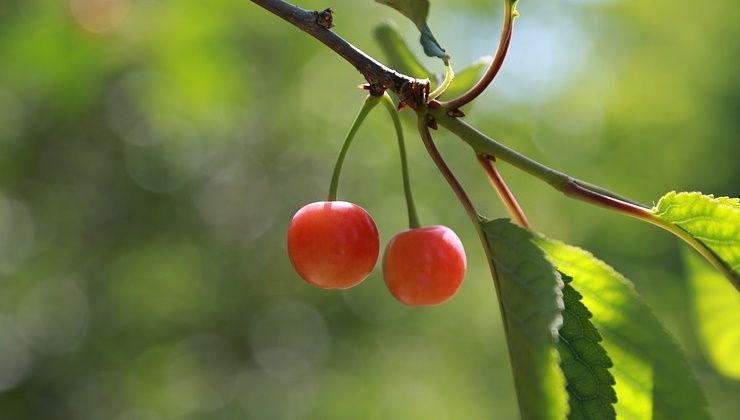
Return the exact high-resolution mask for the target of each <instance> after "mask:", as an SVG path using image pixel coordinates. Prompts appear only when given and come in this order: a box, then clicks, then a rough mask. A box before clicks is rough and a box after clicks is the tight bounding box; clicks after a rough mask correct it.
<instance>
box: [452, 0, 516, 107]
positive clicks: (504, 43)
mask: <svg viewBox="0 0 740 420" xmlns="http://www.w3.org/2000/svg"><path fill="white" fill-rule="evenodd" d="M517 1H518V0H504V26H503V28H502V29H501V38H500V39H499V44H498V48H497V49H496V55H495V56H494V58H493V60H492V61H491V64H490V65H489V66H488V69H486V72H485V73H484V74H483V77H481V78H480V80H478V82H477V83H476V84H475V85H473V87H471V88H470V89H468V91H467V92H465V93H463V94H462V95H460V96H459V97H457V98H455V99H452V100H450V101H447V102H443V103H442V105H443V106H445V107H446V108H448V109H451V110H455V109H458V108H460V107H462V106H464V105H466V104H468V103H469V102H471V101H472V100H473V99H475V98H477V97H478V95H480V94H481V93H483V91H485V90H486V88H488V85H490V84H491V82H492V81H493V79H495V78H496V75H497V74H498V72H499V70H501V66H503V64H504V59H505V58H506V54H507V53H508V52H509V44H511V34H512V32H513V30H514V19H515V18H516V17H517V16H519V13H518V12H517V11H516V3H517Z"/></svg>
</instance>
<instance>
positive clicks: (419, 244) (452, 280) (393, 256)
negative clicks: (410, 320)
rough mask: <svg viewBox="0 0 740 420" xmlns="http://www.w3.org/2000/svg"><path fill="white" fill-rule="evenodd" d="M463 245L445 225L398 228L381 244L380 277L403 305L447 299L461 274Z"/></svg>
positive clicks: (463, 259)
mask: <svg viewBox="0 0 740 420" xmlns="http://www.w3.org/2000/svg"><path fill="white" fill-rule="evenodd" d="M466 265H467V262H466V259H465V249H464V248H463V245H462V242H460V238H458V237H457V235H456V234H455V232H453V231H452V229H450V228H448V227H446V226H428V227H420V228H411V229H406V230H403V231H401V232H399V233H398V234H397V235H396V236H394V237H393V238H392V239H391V240H390V242H388V245H387V246H386V248H385V253H384V255H383V277H384V278H385V284H386V286H388V290H390V292H391V294H392V295H393V296H394V297H395V298H396V299H398V300H399V301H401V302H402V303H405V304H407V305H412V306H428V305H437V304H440V303H443V302H445V301H447V300H448V299H450V298H451V297H452V296H453V295H454V294H455V293H456V292H457V290H458V289H459V288H460V284H462V281H463V277H465V268H466Z"/></svg>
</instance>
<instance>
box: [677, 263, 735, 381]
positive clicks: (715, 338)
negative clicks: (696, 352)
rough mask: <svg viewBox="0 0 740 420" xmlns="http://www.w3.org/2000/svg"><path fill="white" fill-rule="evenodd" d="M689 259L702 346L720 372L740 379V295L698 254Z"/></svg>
mask: <svg viewBox="0 0 740 420" xmlns="http://www.w3.org/2000/svg"><path fill="white" fill-rule="evenodd" d="M685 261H686V266H687V269H688V272H689V287H690V289H691V299H692V312H693V315H694V318H695V325H696V326H697V330H698V331H697V333H698V336H699V342H700V343H701V345H702V349H703V350H704V353H705V354H706V355H707V358H708V359H709V361H710V362H711V363H712V365H713V366H714V367H715V369H717V371H718V372H720V373H721V374H723V375H725V376H727V377H728V378H732V379H740V294H739V293H737V292H735V290H734V289H733V287H732V286H731V285H730V284H728V283H727V282H726V281H725V279H724V278H723V277H722V275H721V274H719V273H718V272H717V271H715V270H711V269H710V267H709V266H707V265H706V263H705V262H703V261H702V260H701V259H699V258H698V257H697V256H696V255H694V254H689V253H688V252H687V253H686V256H685Z"/></svg>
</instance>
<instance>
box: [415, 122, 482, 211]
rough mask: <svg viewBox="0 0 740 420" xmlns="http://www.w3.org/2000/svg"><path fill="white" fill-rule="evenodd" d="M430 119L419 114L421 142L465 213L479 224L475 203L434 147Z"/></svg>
mask: <svg viewBox="0 0 740 420" xmlns="http://www.w3.org/2000/svg"><path fill="white" fill-rule="evenodd" d="M428 118H430V117H429V116H428V115H427V114H419V120H418V126H419V134H421V140H422V141H423V142H424V146H425V147H426V149H427V152H429V156H430V157H431V158H432V160H433V161H434V164H435V165H437V169H439V171H440V172H441V173H442V176H444V177H445V179H446V180H447V183H448V184H450V187H451V188H452V190H453V191H454V192H455V195H457V198H458V199H459V200H460V203H462V205H463V207H464V208H465V211H466V212H467V213H468V216H470V218H471V219H472V220H473V223H475V224H477V223H478V212H477V211H476V210H475V206H473V202H472V201H470V197H468V194H467V193H466V192H465V189H464V188H463V187H462V185H461V184H460V181H458V180H457V178H455V174H453V173H452V171H451V170H450V168H449V166H447V163H445V161H444V158H442V155H441V154H440V153H439V150H437V146H435V145H434V140H433V139H432V134H431V133H430V132H429V125H428V124H429V120H428Z"/></svg>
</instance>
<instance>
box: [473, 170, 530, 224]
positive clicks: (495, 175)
mask: <svg viewBox="0 0 740 420" xmlns="http://www.w3.org/2000/svg"><path fill="white" fill-rule="evenodd" d="M495 160H496V158H495V157H493V156H488V155H478V162H480V164H481V166H483V169H484V170H485V171H486V175H488V179H489V180H490V181H491V185H493V187H494V188H495V189H496V192H497V193H498V195H499V197H501V201H503V202H504V204H505V205H506V208H507V209H508V210H509V214H511V216H512V217H513V218H514V219H515V220H516V222H517V223H518V224H519V225H520V226H522V227H525V228H527V229H531V228H532V226H531V225H530V224H529V220H527V216H526V215H525V214H524V210H522V207H521V206H520V205H519V202H518V201H517V200H516V197H514V194H513V193H512V192H511V190H510V189H509V186H508V185H506V181H504V178H503V177H501V174H500V173H499V172H498V169H496V165H495V164H494V161H495Z"/></svg>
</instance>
